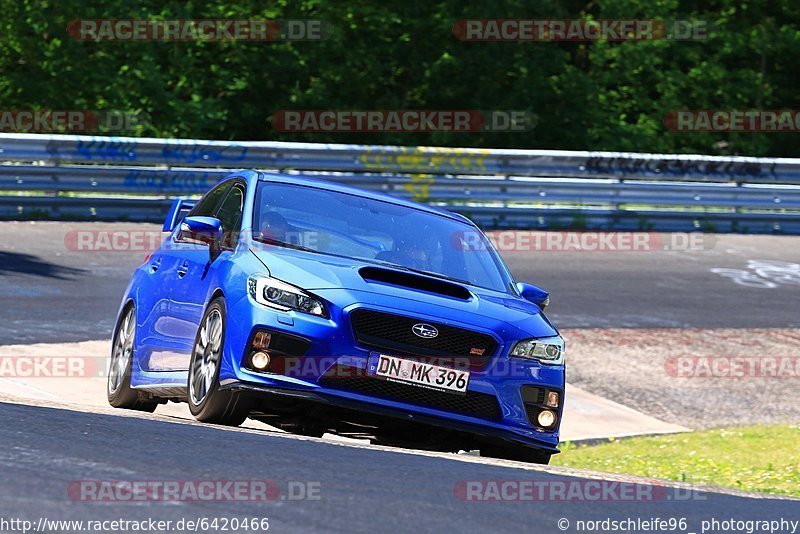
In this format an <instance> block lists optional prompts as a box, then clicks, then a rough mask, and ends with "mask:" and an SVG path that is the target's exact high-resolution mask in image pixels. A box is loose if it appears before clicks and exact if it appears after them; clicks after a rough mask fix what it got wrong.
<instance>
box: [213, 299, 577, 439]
mask: <svg viewBox="0 0 800 534" xmlns="http://www.w3.org/2000/svg"><path fill="white" fill-rule="evenodd" d="M229 306H230V308H229V310H228V327H227V333H226V342H225V349H224V357H223V361H222V366H221V369H220V383H221V385H222V387H223V388H226V389H234V390H239V391H246V392H248V393H249V394H255V395H264V396H269V395H282V396H284V397H287V396H288V397H293V398H297V399H303V400H305V401H311V402H316V403H321V404H324V405H328V406H335V407H338V408H344V409H348V410H355V411H360V412H365V413H372V414H377V415H382V416H386V417H392V418H394V419H401V420H404V421H408V422H416V423H421V424H426V425H432V426H436V427H440V428H447V429H453V430H457V431H462V432H467V433H470V434H472V435H476V436H484V437H488V438H494V439H502V440H508V441H513V442H516V443H520V444H524V445H527V446H532V447H536V448H539V449H544V450H547V451H551V452H558V450H557V445H558V441H559V438H558V429H559V426H560V422H561V416H562V412H563V405H564V367H563V366H547V365H541V364H539V363H538V362H534V361H526V360H520V359H518V358H512V359H509V358H508V357H507V353H508V351H509V350H510V346H511V345H512V344H513V342H514V340H502V339H499V336H496V335H495V337H497V338H498V342H499V346H498V349H497V352H496V354H495V356H494V357H493V358H491V360H489V361H488V362H487V365H486V366H485V367H483V368H481V369H478V370H474V369H473V370H472V371H471V376H470V382H469V386H468V397H470V398H472V397H475V398H479V399H480V400H481V402H483V403H485V402H486V401H487V399H491V402H493V403H494V405H495V406H496V410H495V409H492V410H491V413H490V411H489V410H488V409H476V410H475V411H474V412H470V409H469V406H470V404H469V402H466V403H464V402H461V400H460V399H459V398H458V397H459V396H458V395H454V394H451V393H438V395H440V396H442V395H443V396H444V397H443V399H444V401H443V402H444V404H443V402H439V401H437V402H433V401H431V399H438V398H439V397H435V396H434V397H431V396H429V395H427V394H421V395H413V394H412V396H411V397H409V396H408V395H399V396H398V395H396V394H392V393H391V392H389V393H387V392H386V391H385V390H381V391H380V393H379V392H377V391H372V390H370V389H369V388H364V387H355V386H361V385H362V384H364V383H365V382H363V380H364V379H365V376H364V375H363V372H364V370H365V369H366V367H367V361H368V359H369V357H370V354H374V353H375V352H376V349H375V348H372V347H365V346H361V345H359V343H358V342H357V341H356V339H355V336H354V334H353V332H352V329H351V328H350V322H349V318H348V315H349V313H350V312H352V311H354V310H355V309H359V308H363V307H367V305H365V304H354V305H353V306H350V307H347V308H345V309H343V310H340V311H338V312H337V311H335V310H334V311H333V313H332V314H331V318H330V319H326V318H320V317H313V316H308V315H305V314H301V313H294V312H277V311H273V310H270V309H265V308H264V307H262V306H259V305H257V304H255V303H253V302H252V301H251V300H250V299H249V298H247V297H245V298H243V299H240V300H239V301H238V302H236V303H235V304H233V305H230V304H229ZM368 307H369V308H370V309H374V310H379V311H386V312H390V313H396V314H405V315H409V312H408V311H407V310H399V309H395V308H392V307H389V306H386V305H380V304H377V303H375V302H370V303H369V304H368ZM414 317H419V319H420V320H430V321H437V320H439V321H441V317H438V316H426V315H423V314H421V313H419V311H416V312H415V313H414ZM448 322H449V323H451V324H456V325H457V326H462V327H464V328H471V329H476V327H475V326H474V325H470V324H461V325H458V324H457V323H454V322H453V321H452V320H449V321H448ZM259 329H263V330H267V331H269V332H272V333H276V334H287V335H290V336H295V337H299V338H303V339H305V340H307V341H308V342H309V345H308V350H307V351H306V352H305V354H303V355H302V356H300V357H298V358H295V359H294V363H293V366H292V367H291V372H286V371H285V369H284V370H282V371H281V372H276V373H260V372H255V371H252V370H250V369H247V368H245V367H244V363H245V361H246V358H247V357H248V354H249V353H250V342H251V340H252V337H253V334H254V332H255V331H256V330H259ZM487 332H488V330H487ZM515 339H516V338H515ZM380 352H385V351H380ZM387 353H388V352H387ZM401 357H402V355H401ZM341 368H347V369H350V370H351V371H352V370H355V371H356V372H357V373H359V375H358V377H357V378H358V379H359V380H362V381H361V382H355V383H354V382H352V381H350V382H348V380H350V379H352V378H353V377H352V376H351V377H350V378H348V380H344V381H337V380H330V379H329V378H330V377H331V373H334V371H336V370H338V369H341ZM334 374H335V373H334ZM366 380H369V381H370V382H369V383H370V384H371V383H372V382H374V381H376V380H378V379H375V378H371V377H366ZM380 382H384V381H380ZM351 386H353V387H351ZM525 386H528V387H533V388H537V389H540V390H542V391H557V392H558V393H559V398H560V402H559V406H558V407H557V408H552V410H553V411H555V412H556V414H557V423H556V425H555V426H554V427H553V428H550V429H542V428H538V427H537V426H536V425H535V424H533V423H532V420H533V421H535V417H533V416H531V413H530V412H531V411H532V410H533V411H535V410H536V406H535V405H534V403H535V401H532V400H531V398H530V397H531V396H530V395H526V396H525V400H523V394H522V391H523V387H525ZM407 387H408V388H413V390H412V391H413V392H416V391H417V390H421V391H422V392H425V391H427V390H425V389H424V388H418V387H417V386H407ZM450 400H452V401H453V402H455V404H453V403H448V401H450ZM464 400H465V401H466V400H468V399H464ZM475 406H477V405H475ZM541 407H542V405H541V404H540V405H539V408H541Z"/></svg>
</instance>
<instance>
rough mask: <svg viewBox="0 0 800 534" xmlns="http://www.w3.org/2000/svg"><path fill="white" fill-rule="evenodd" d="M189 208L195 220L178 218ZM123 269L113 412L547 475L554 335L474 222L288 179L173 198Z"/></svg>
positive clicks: (554, 393)
mask: <svg viewBox="0 0 800 534" xmlns="http://www.w3.org/2000/svg"><path fill="white" fill-rule="evenodd" d="M187 210H188V213H187ZM164 230H165V231H169V232H170V235H169V238H167V239H165V241H164V243H163V244H162V246H161V247H160V248H159V249H158V250H156V251H155V252H153V254H151V255H150V256H149V257H148V259H147V260H146V261H145V263H144V264H143V265H142V266H140V267H139V268H138V269H137V270H136V271H135V272H134V274H133V277H132V279H131V282H130V284H129V286H128V288H127V290H126V292H125V297H124V299H123V301H122V305H121V307H120V312H119V316H118V319H117V323H116V324H117V326H116V328H115V334H114V341H113V348H112V355H111V367H110V371H109V374H108V400H109V402H110V403H111V405H113V406H116V407H119V408H129V409H135V410H144V411H152V410H154V409H155V407H156V406H157V405H158V404H159V403H165V402H167V401H175V402H188V404H189V408H190V410H191V412H192V414H193V415H194V416H195V417H196V418H197V419H198V420H200V421H204V422H208V423H217V424H223V425H239V424H241V423H242V422H243V421H244V420H245V419H246V418H247V417H251V418H253V419H257V420H259V421H264V422H266V423H269V424H271V425H274V426H277V427H280V428H283V429H285V430H287V431H291V432H296V433H300V434H304V435H311V436H321V435H322V434H324V433H326V432H332V433H336V434H340V435H344V436H351V437H361V438H365V439H370V440H372V442H373V443H378V444H386V445H397V446H404V447H411V448H423V449H428V450H438V451H452V452H456V451H459V450H474V449H478V450H480V451H481V455H484V456H493V457H498V458H506V459H516V460H523V461H529V462H536V463H547V462H548V461H549V459H550V456H551V454H553V453H556V452H558V449H557V445H558V428H559V424H560V422H561V414H562V411H563V405H564V341H563V340H562V338H561V337H560V336H559V334H558V331H557V330H556V329H555V327H554V326H553V325H552V324H551V323H550V322H549V321H548V319H547V318H546V317H545V316H544V314H543V313H542V310H543V309H544V308H545V306H546V305H547V302H548V295H547V293H546V292H545V291H543V290H541V289H539V288H537V287H535V286H532V285H528V284H524V283H515V282H514V281H513V279H512V277H511V275H510V274H509V272H508V269H507V268H506V266H505V265H504V264H503V262H502V260H501V259H500V257H499V255H498V254H497V252H496V251H495V250H494V248H493V247H492V245H491V243H490V241H489V240H488V239H487V238H486V236H485V235H484V234H483V233H481V231H480V230H479V229H478V228H477V227H476V226H475V225H474V224H472V223H471V222H470V221H469V220H468V219H466V218H464V217H462V216H460V215H456V214H453V213H449V212H446V211H442V210H438V209H435V208H432V207H429V206H425V205H420V204H416V203H414V202H410V201H406V200H403V199H398V198H395V197H391V196H387V195H383V194H378V193H375V192H372V191H364V190H361V189H356V188H352V187H347V186H343V185H339V184H333V183H328V182H323V181H318V180H314V179H311V178H304V177H301V176H294V175H280V174H268V173H261V172H257V171H242V172H237V173H234V174H233V175H231V176H230V177H228V178H226V179H225V180H223V181H222V182H220V183H219V184H218V185H216V186H215V187H214V188H213V189H212V190H211V191H209V192H208V193H207V194H206V195H205V196H204V197H203V198H202V199H201V200H199V201H198V202H197V203H188V202H187V201H185V200H177V201H176V202H175V204H174V205H173V207H172V209H171V211H170V213H169V215H168V217H167V221H166V222H165V224H164Z"/></svg>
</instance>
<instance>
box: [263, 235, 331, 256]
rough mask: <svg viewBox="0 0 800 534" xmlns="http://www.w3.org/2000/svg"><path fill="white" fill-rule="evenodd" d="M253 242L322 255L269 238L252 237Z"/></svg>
mask: <svg viewBox="0 0 800 534" xmlns="http://www.w3.org/2000/svg"><path fill="white" fill-rule="evenodd" d="M253 241H258V242H259V243H265V244H267V245H275V246H276V247H284V248H290V249H293V250H302V251H303V252H313V253H315V254H322V252H320V251H319V250H314V249H313V248H308V247H304V246H302V245H295V244H294V243H289V242H287V241H281V240H280V239H273V238H271V237H263V236H253Z"/></svg>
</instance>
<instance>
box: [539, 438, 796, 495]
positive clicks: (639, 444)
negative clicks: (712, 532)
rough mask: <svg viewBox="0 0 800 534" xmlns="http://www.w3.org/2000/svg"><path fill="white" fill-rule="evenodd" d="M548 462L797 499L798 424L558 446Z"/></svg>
mask: <svg viewBox="0 0 800 534" xmlns="http://www.w3.org/2000/svg"><path fill="white" fill-rule="evenodd" d="M561 450H562V451H563V452H562V453H561V454H557V455H555V456H553V460H552V462H551V464H552V465H562V466H567V467H575V468H581V469H592V470H595V471H607V472H611V473H624V474H629V475H640V476H646V477H655V478H662V479H666V480H674V481H679V482H690V483H693V484H703V485H708V486H720V487H726V488H734V489H738V490H744V491H756V492H762V493H772V494H778V495H790V496H794V497H800V425H770V426H747V427H736V428H724V429H715V430H706V431H701V432H691V433H686V434H673V435H665V436H649V437H634V438H625V439H619V440H613V439H612V440H611V441H609V442H608V443H602V444H599V445H576V444H572V443H566V444H562V445H561Z"/></svg>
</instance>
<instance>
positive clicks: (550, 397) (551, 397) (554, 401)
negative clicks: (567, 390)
mask: <svg viewBox="0 0 800 534" xmlns="http://www.w3.org/2000/svg"><path fill="white" fill-rule="evenodd" d="M545 404H546V405H547V406H548V407H550V408H558V391H548V392H547V402H546V403H545Z"/></svg>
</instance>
